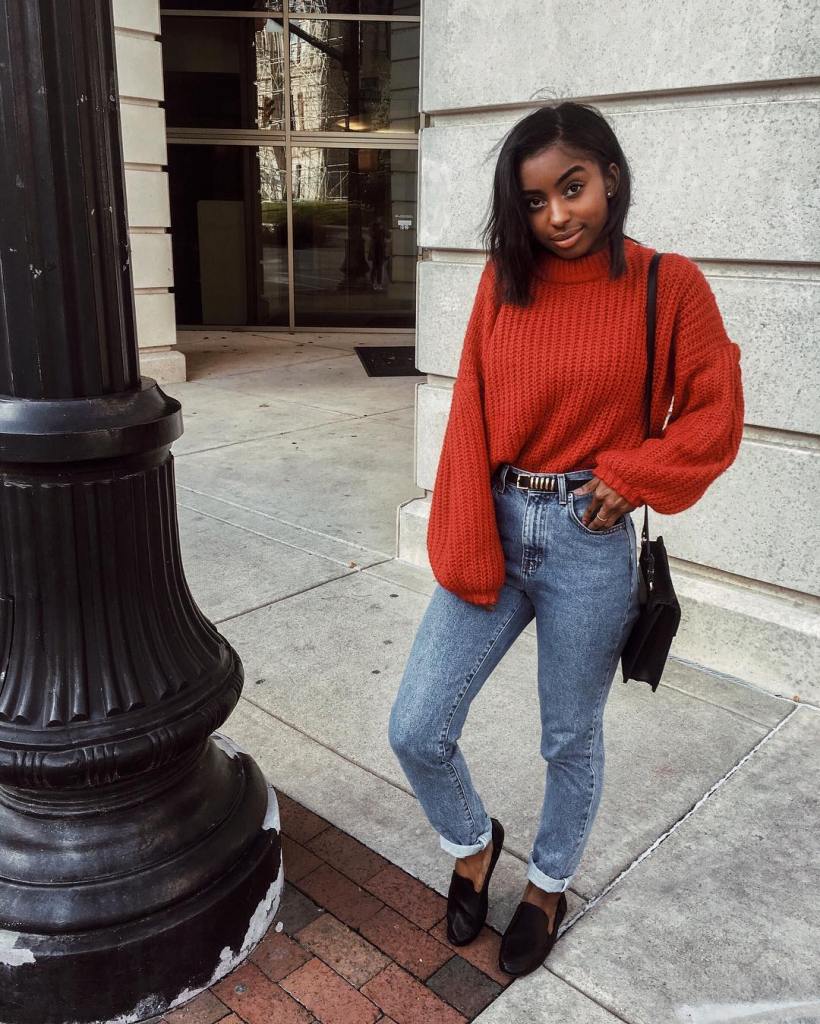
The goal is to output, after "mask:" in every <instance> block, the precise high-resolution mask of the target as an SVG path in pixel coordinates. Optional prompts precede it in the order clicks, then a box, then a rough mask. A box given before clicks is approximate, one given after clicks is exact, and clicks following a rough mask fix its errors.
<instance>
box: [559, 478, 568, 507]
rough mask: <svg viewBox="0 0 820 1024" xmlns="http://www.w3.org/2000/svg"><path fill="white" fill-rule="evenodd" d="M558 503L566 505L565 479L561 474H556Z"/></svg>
mask: <svg viewBox="0 0 820 1024" xmlns="http://www.w3.org/2000/svg"><path fill="white" fill-rule="evenodd" d="M558 501H559V502H560V503H561V504H562V505H566V503H567V478H566V477H565V476H564V474H563V473H559V474H558Z"/></svg>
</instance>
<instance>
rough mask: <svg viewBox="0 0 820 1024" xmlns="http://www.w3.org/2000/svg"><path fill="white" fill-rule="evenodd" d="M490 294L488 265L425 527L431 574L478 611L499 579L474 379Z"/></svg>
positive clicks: (491, 315)
mask: <svg viewBox="0 0 820 1024" xmlns="http://www.w3.org/2000/svg"><path fill="white" fill-rule="evenodd" d="M494 289H495V282H494V273H493V270H492V266H491V263H490V262H488V263H487V264H486V265H485V267H484V270H483V271H482V274H481V278H480V280H479V284H478V289H477V291H476V296H475V300H474V302H473V309H472V312H471V314H470V318H469V321H468V323H467V330H466V333H465V336H464V342H463V345H462V349H461V359H460V362H459V367H458V374H457V376H456V381H455V384H454V386H453V397H452V401H451V404H450V413H449V418H448V420H447V427H446V430H445V434H444V442H443V444H442V448H441V454H440V456H439V462H438V469H437V471H436V479H435V486H434V489H433V496H432V498H431V503H430V521H429V524H428V528H427V553H428V556H429V559H430V567H431V568H432V570H433V575H434V576H435V578H436V579H437V580H438V582H439V583H440V584H441V585H442V586H443V587H444V588H445V589H446V590H450V591H452V592H453V593H454V594H456V595H457V596H458V597H460V598H462V599H463V600H465V601H469V602H470V603H472V604H477V605H492V604H495V602H496V601H497V599H498V595H499V592H500V590H501V587H502V586H503V584H504V577H505V564H504V552H503V550H502V547H501V539H500V537H499V534H498V526H497V524H496V519H495V503H494V500H493V495H492V491H491V487H490V478H491V469H490V464H489V456H488V445H487V428H486V421H485V413H484V404H483V384H482V374H481V349H482V340H483V339H484V338H486V337H488V335H489V332H490V331H491V330H492V326H493V323H494V320H495V313H496V311H495V297H494Z"/></svg>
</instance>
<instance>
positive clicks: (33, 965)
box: [0, 735, 283, 1024]
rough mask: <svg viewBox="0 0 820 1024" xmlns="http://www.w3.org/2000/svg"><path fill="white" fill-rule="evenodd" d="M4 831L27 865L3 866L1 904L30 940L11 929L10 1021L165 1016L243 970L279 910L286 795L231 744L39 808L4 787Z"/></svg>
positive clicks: (5, 935)
mask: <svg viewBox="0 0 820 1024" xmlns="http://www.w3.org/2000/svg"><path fill="white" fill-rule="evenodd" d="M0 833H1V834H2V835H3V836H4V837H5V842H4V844H3V847H2V854H3V856H4V857H5V858H6V859H8V852H9V851H10V850H11V851H17V855H16V857H14V856H12V860H16V861H18V862H19V861H24V862H25V868H26V871H25V875H26V878H25V882H22V881H21V882H20V883H15V882H13V881H11V880H10V876H11V875H12V871H13V868H12V869H11V870H10V867H9V865H7V864H5V863H0V876H2V881H0V904H2V906H3V907H4V908H5V907H7V906H8V905H9V904H8V903H7V902H6V901H7V900H10V901H11V903H12V904H15V903H16V902H17V901H19V903H20V905H21V906H22V907H23V908H24V909H23V914H22V916H23V917H25V919H26V921H27V924H26V928H27V929H28V930H27V931H25V932H19V931H10V930H7V929H6V930H0V993H2V994H0V1020H2V1021H3V1024H12V1022H13V1024H67V1022H69V1021H70V1022H78V1024H79V1022H83V1024H85V1022H92V1021H93V1022H98V1021H105V1022H112V1024H113V1022H116V1024H130V1022H131V1021H139V1020H145V1019H146V1018H149V1017H153V1016H158V1015H160V1014H162V1013H164V1012H165V1011H167V1010H169V1009H173V1008H174V1007H176V1006H179V1005H180V1004H182V1003H184V1002H186V1001H187V1000H189V999H191V998H192V997H193V996H195V995H196V994H197V993H198V992H200V991H202V990H203V989H205V988H207V987H208V986H209V985H212V984H213V983H214V982H215V981H217V980H218V979H219V978H221V977H223V976H224V975H225V974H227V973H228V972H229V971H231V970H233V969H234V968H235V967H236V966H237V965H238V964H239V963H240V962H241V961H242V960H244V959H245V958H246V957H247V956H248V954H249V953H250V952H251V950H252V949H253V947H254V946H255V945H256V944H257V943H258V942H259V941H260V939H261V938H262V936H263V935H264V934H265V931H266V930H267V928H268V926H269V925H270V923H271V921H272V920H273V917H274V915H275V914H276V912H277V909H278V907H279V900H280V895H281V890H282V882H283V875H282V863H281V854H280V847H279V835H278V833H279V816H278V809H277V803H276V796H275V794H274V791H273V789H272V788H270V787H268V786H267V785H266V783H265V780H264V779H263V777H262V775H261V773H260V772H259V769H258V768H257V767H256V765H255V764H254V762H253V761H252V760H251V759H250V758H249V757H248V756H247V755H246V754H244V753H242V752H240V751H238V750H236V749H235V748H233V746H232V745H231V744H230V743H229V742H226V741H224V740H222V739H221V737H219V735H217V737H216V738H215V739H211V740H207V741H206V742H205V744H204V745H201V746H199V747H198V748H197V749H194V750H192V751H191V753H190V755H189V756H187V757H185V758H184V760H183V761H181V762H180V763H179V764H177V765H175V767H174V770H173V771H170V772H169V771H162V772H158V773H157V774H156V775H154V776H146V777H144V778H142V779H140V780H139V782H138V783H137V782H131V783H124V784H116V783H115V784H113V785H111V786H109V787H104V788H103V789H101V790H96V791H94V792H93V793H86V794H85V795H83V793H82V792H81V791H74V792H72V791H69V790H66V791H62V792H61V793H60V794H59V799H53V798H52V799H51V800H46V799H44V800H42V801H37V803H36V805H34V806H32V801H31V799H30V794H29V795H26V796H22V797H21V799H20V801H19V803H18V796H17V793H16V792H15V791H14V790H11V789H8V788H4V789H3V791H2V792H1V793H0ZM2 916H3V917H4V918H5V917H7V916H8V915H7V912H5V911H4V913H3V915H2ZM61 918H62V920H61ZM61 926H62V927H61ZM66 926H68V927H69V928H70V930H63V929H64V928H65V927H66Z"/></svg>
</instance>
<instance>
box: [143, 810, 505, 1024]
mask: <svg viewBox="0 0 820 1024" xmlns="http://www.w3.org/2000/svg"><path fill="white" fill-rule="evenodd" d="M277 795H278V797H279V810H280V814H281V820H282V849H283V856H284V861H285V888H284V891H283V894H282V902H281V905H280V908H279V912H278V913H277V915H276V919H275V921H274V922H273V924H272V925H271V927H270V929H269V930H268V932H267V934H266V935H265V937H264V939H263V940H262V942H261V943H260V944H259V945H258V946H257V947H256V949H255V950H254V952H253V953H252V954H251V956H250V959H249V960H247V961H246V962H245V963H244V964H242V965H241V966H240V967H238V968H237V969H236V970H234V971H233V972H232V973H231V974H229V975H227V976H226V977H224V978H223V979H222V980H221V981H219V982H218V983H217V984H216V985H214V986H212V987H211V988H210V989H208V990H207V991H206V992H202V993H201V994H200V995H199V996H197V997H196V998H195V999H193V1000H192V1001H191V1002H189V1003H187V1004H186V1005H185V1006H182V1007H180V1008H179V1009H177V1010H173V1011H171V1012H170V1013H167V1014H166V1015H165V1016H164V1017H162V1018H159V1020H158V1021H157V1022H156V1024H217V1022H218V1024H317V1022H318V1024H464V1022H466V1021H470V1020H473V1019H474V1018H475V1017H477V1016H478V1014H480V1013H481V1011H482V1010H484V1009H485V1008H486V1007H487V1006H488V1005H489V1004H490V1003H491V1002H492V1001H493V1000H494V999H495V998H496V997H497V996H498V995H500V993H501V992H502V990H503V989H504V988H505V987H506V986H507V985H509V984H510V982H511V981H512V980H513V979H512V978H511V977H509V976H508V975H506V974H504V973H502V972H501V971H500V970H499V968H498V963H497V958H498V946H499V943H500V941H501V939H500V936H499V935H498V933H497V932H495V931H493V930H492V929H491V928H488V927H485V928H484V929H483V931H482V932H481V934H480V935H479V937H478V938H477V939H476V941H475V942H473V943H471V944H470V945H469V946H465V947H459V948H456V947H454V946H451V945H450V944H449V943H448V942H447V937H446V921H445V915H446V911H447V902H446V900H445V899H444V897H442V896H440V895H439V894H438V893H436V892H434V891H433V890H432V889H429V888H428V887H427V886H426V885H424V884H423V883H422V882H420V881H418V879H416V878H413V877H412V876H411V875H408V874H407V873H406V872H404V871H401V870H400V869H399V868H397V867H396V866H395V865H394V864H391V863H390V862H389V861H387V860H385V859H384V858H383V857H380V856H379V855H378V854H377V853H374V852H373V851H372V850H369V849H368V848H367V847H366V846H363V845H362V844H361V843H359V842H358V841H357V840H355V839H353V838H352V837H351V836H349V835H347V834H346V833H344V832H342V831H340V830H339V829H337V828H335V827H334V826H333V825H331V824H330V822H328V821H325V819H324V818H320V817H319V816H318V815H316V814H313V813H312V812H311V811H309V810H307V809H306V808H304V807H302V806H301V805H300V804H298V803H296V802H295V801H294V800H291V799H290V798H289V797H287V796H285V795H284V794H282V793H279V794H277Z"/></svg>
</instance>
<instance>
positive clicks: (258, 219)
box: [168, 144, 288, 325]
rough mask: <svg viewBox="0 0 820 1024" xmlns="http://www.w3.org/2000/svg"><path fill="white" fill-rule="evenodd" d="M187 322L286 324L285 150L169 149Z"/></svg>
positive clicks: (177, 280) (177, 281) (178, 274)
mask: <svg viewBox="0 0 820 1024" xmlns="http://www.w3.org/2000/svg"><path fill="white" fill-rule="evenodd" d="M168 169H169V187H170V193H171V209H172V210H173V225H172V231H171V244H172V247H173V258H174V291H175V294H176V307H177V320H178V322H179V323H182V324H272V325H273V324H277V325H283V324H287V323H288V260H287V212H286V193H285V188H286V176H285V149H284V147H283V146H262V147H260V148H259V149H256V148H255V147H251V146H229V145H212V146H206V145H195V146H189V145H179V144H177V145H171V146H169V147H168Z"/></svg>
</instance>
